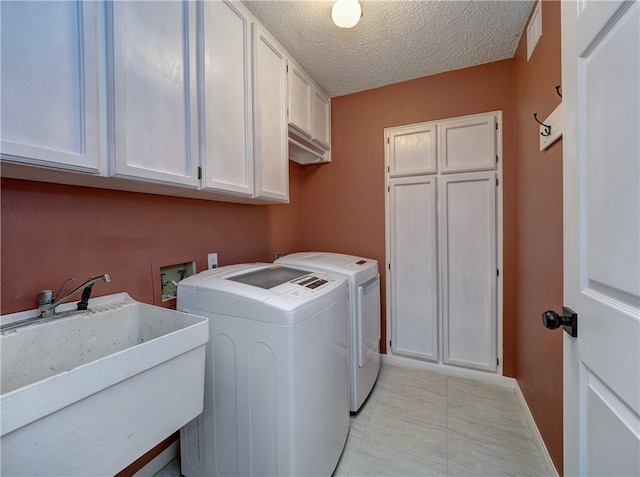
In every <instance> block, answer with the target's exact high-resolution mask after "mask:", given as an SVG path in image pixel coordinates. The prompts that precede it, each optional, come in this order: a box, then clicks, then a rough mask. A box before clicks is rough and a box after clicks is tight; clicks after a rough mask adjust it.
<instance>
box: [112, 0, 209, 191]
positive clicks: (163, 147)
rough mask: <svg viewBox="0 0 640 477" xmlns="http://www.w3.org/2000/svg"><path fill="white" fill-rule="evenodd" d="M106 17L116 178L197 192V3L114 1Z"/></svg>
mask: <svg viewBox="0 0 640 477" xmlns="http://www.w3.org/2000/svg"><path fill="white" fill-rule="evenodd" d="M207 3H208V2H207ZM107 19H108V27H107V30H108V33H107V38H108V39H109V42H108V47H109V55H108V58H109V59H110V60H111V61H110V62H109V74H108V83H109V94H108V98H109V112H110V114H109V127H110V140H111V141H110V156H111V160H112V171H111V172H112V174H113V175H115V176H120V177H126V178H133V179H140V180H146V181H151V182H157V183H165V184H172V185H181V186H189V187H193V188H196V187H198V184H199V179H198V165H199V151H198V115H197V111H198V108H197V106H198V105H197V95H196V55H195V47H196V31H195V30H196V28H195V27H196V4H195V3H193V2H187V1H184V2H180V1H155V2H120V1H115V2H112V3H108V4H107Z"/></svg>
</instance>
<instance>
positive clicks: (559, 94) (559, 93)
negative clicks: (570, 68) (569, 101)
mask: <svg viewBox="0 0 640 477" xmlns="http://www.w3.org/2000/svg"><path fill="white" fill-rule="evenodd" d="M556 93H558V96H560V97H561V98H562V93H561V92H560V85H558V86H556Z"/></svg>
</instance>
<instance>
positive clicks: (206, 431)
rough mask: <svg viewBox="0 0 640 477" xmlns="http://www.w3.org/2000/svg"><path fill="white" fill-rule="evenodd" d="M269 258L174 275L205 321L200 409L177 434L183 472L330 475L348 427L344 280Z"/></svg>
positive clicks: (181, 301)
mask: <svg viewBox="0 0 640 477" xmlns="http://www.w3.org/2000/svg"><path fill="white" fill-rule="evenodd" d="M298 268H299V267H290V266H283V265H274V264H244V265H232V266H227V267H221V268H217V269H213V270H207V271H204V272H201V273H198V274H197V275H193V276H190V277H188V278H186V279H184V280H182V281H181V282H180V283H179V285H178V301H177V307H178V309H179V310H181V311H186V312H188V313H193V314H195V315H200V316H205V317H207V318H209V325H210V340H209V343H208V344H207V356H206V364H205V391H204V411H203V413H202V414H201V415H200V416H199V417H198V418H196V419H194V420H193V421H191V422H190V423H189V424H187V425H186V426H185V427H184V428H183V429H182V430H181V432H180V447H181V461H182V469H181V470H182V474H183V475H185V476H187V477H192V476H207V477H209V476H233V475H236V476H237V475H242V476H256V475H273V476H275V475H291V476H303V475H314V476H318V475H331V473H332V472H333V470H334V469H335V467H336V465H337V463H338V460H339V458H340V454H341V452H342V450H343V448H344V445H345V442H346V439H347V434H348V431H349V409H348V388H347V342H346V334H347V332H346V328H347V326H346V323H347V315H348V303H347V284H346V281H345V280H344V279H342V278H340V277H335V276H332V275H330V274H326V273H318V272H309V271H307V270H300V269H298Z"/></svg>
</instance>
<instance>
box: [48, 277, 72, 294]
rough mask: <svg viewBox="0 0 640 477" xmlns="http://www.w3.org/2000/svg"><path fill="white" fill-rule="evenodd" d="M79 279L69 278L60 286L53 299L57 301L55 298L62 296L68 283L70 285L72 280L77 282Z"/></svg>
mask: <svg viewBox="0 0 640 477" xmlns="http://www.w3.org/2000/svg"><path fill="white" fill-rule="evenodd" d="M77 279H78V277H72V278H67V279H66V280H65V281H64V282H62V285H60V289H59V290H58V292H57V293H56V294H55V295H54V296H53V298H54V299H55V297H58V296H60V295H62V290H64V287H66V286H67V283H69V282H70V281H72V280H77Z"/></svg>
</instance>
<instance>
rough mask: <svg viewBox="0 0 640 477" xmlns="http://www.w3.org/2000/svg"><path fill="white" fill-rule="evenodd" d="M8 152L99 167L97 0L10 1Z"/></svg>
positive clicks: (6, 7)
mask: <svg viewBox="0 0 640 477" xmlns="http://www.w3.org/2000/svg"><path fill="white" fill-rule="evenodd" d="M0 8H1V17H2V38H1V42H2V73H1V82H2V83H1V84H2V106H1V109H2V130H1V134H2V158H3V159H8V160H11V161H15V162H24V163H32V164H39V165H45V166H52V167H61V168H66V169H73V170H78V171H85V172H99V169H100V166H101V163H100V157H101V154H100V134H99V132H100V130H99V125H100V122H99V83H98V81H99V79H98V58H99V57H100V55H99V52H98V46H97V41H96V36H97V12H96V4H95V3H94V2H90V1H86V2H85V1H69V2H2V4H1V6H0Z"/></svg>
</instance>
